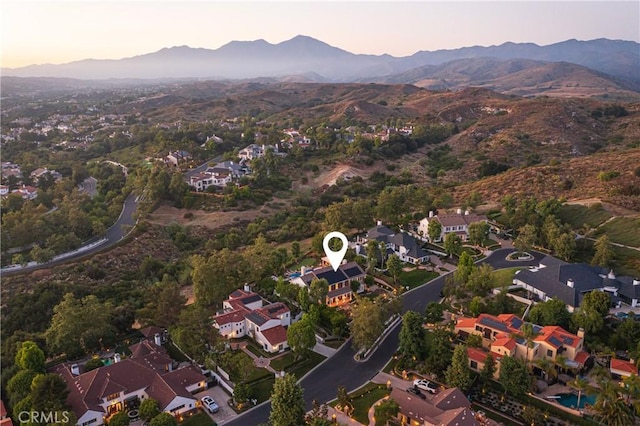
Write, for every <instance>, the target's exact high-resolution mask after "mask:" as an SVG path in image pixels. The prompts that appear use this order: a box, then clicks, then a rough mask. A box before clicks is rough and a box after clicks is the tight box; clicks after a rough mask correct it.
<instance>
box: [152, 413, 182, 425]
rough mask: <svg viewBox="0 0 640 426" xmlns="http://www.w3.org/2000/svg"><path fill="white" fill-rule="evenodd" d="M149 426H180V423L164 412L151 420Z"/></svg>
mask: <svg viewBox="0 0 640 426" xmlns="http://www.w3.org/2000/svg"><path fill="white" fill-rule="evenodd" d="M149 426H178V421H177V420H176V418H175V417H173V416H172V415H171V414H169V413H165V412H162V413H160V414H158V415H157V416H155V417H154V418H153V419H151V421H150V422H149Z"/></svg>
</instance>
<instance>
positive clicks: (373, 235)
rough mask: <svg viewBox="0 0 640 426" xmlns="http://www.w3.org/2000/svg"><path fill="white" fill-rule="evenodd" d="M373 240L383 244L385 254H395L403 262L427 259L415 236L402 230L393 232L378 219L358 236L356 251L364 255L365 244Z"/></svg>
mask: <svg viewBox="0 0 640 426" xmlns="http://www.w3.org/2000/svg"><path fill="white" fill-rule="evenodd" d="M371 240H375V241H378V242H379V243H381V244H384V246H385V248H386V253H385V254H386V256H390V255H392V254H395V255H396V256H398V257H399V258H400V260H402V261H403V262H408V263H412V264H414V265H418V264H420V263H424V262H426V261H427V260H428V259H429V254H428V253H427V252H426V251H425V250H424V249H423V248H422V247H421V246H420V244H418V242H417V241H416V239H415V238H413V237H412V236H411V235H409V234H406V233H404V232H395V231H393V230H392V229H390V228H388V227H386V226H384V225H383V224H382V222H380V221H378V225H376V226H375V227H373V228H371V229H369V231H367V233H366V235H365V236H363V237H362V236H361V237H358V240H357V244H356V253H358V254H360V255H363V256H366V253H365V247H364V246H365V245H366V244H367V242H369V241H371Z"/></svg>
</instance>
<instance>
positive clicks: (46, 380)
mask: <svg viewBox="0 0 640 426" xmlns="http://www.w3.org/2000/svg"><path fill="white" fill-rule="evenodd" d="M68 394H69V391H68V390H67V384H66V383H65V381H64V380H63V379H62V377H61V376H60V375H58V374H55V373H50V374H39V375H37V376H36V377H34V379H33V382H31V392H30V397H31V408H32V409H33V410H35V411H43V412H46V411H61V410H64V409H65V408H66V405H65V400H66V399H67V395H68Z"/></svg>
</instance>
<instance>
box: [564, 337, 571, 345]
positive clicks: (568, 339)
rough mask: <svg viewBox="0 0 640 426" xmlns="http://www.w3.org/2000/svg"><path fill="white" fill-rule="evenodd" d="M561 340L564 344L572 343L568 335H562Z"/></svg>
mask: <svg viewBox="0 0 640 426" xmlns="http://www.w3.org/2000/svg"><path fill="white" fill-rule="evenodd" d="M562 341H563V342H564V343H565V344H566V345H573V338H572V337H569V336H563V338H562Z"/></svg>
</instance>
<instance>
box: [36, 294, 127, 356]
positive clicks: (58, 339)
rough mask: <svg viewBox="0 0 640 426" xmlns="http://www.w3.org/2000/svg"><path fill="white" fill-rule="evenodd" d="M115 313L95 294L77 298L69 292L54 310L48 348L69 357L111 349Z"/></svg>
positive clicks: (46, 334)
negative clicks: (113, 314) (113, 315)
mask: <svg viewBox="0 0 640 426" xmlns="http://www.w3.org/2000/svg"><path fill="white" fill-rule="evenodd" d="M112 311H113V308H112V306H111V305H110V304H104V303H101V302H100V301H99V300H98V298H97V297H96V296H94V295H89V296H86V297H85V298H83V299H76V298H75V297H74V296H73V293H67V294H66V295H65V296H64V298H63V299H62V301H61V302H60V303H58V304H57V305H56V306H55V307H54V308H53V312H54V314H53V317H52V318H51V325H50V327H49V328H48V329H47V331H46V332H45V338H46V340H47V346H48V347H49V348H50V349H51V351H52V352H53V353H61V352H64V353H66V354H67V356H68V357H69V358H73V357H75V356H79V355H82V353H83V352H89V351H95V350H100V349H103V346H107V345H108V346H111V344H112V343H114V341H115V333H116V330H115V327H114V326H113V325H112V324H111V318H112Z"/></svg>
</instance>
